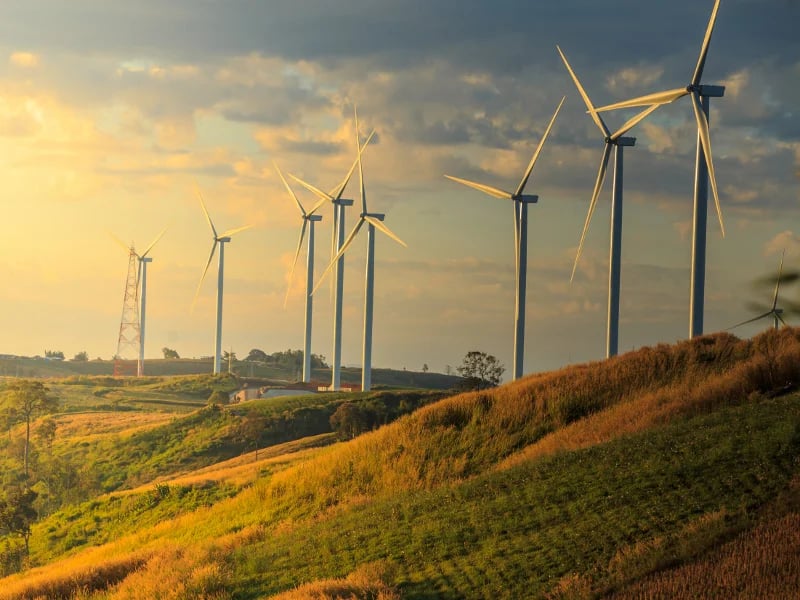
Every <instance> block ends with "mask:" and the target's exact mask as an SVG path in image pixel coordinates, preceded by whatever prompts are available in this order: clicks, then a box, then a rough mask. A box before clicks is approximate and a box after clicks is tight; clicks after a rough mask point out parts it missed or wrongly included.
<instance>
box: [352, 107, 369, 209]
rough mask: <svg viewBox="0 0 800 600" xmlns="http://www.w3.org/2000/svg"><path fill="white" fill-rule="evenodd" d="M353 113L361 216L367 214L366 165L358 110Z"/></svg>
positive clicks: (354, 108)
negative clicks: (359, 131)
mask: <svg viewBox="0 0 800 600" xmlns="http://www.w3.org/2000/svg"><path fill="white" fill-rule="evenodd" d="M353 113H354V114H355V120H356V150H357V152H358V182H359V184H360V188H361V214H362V215H363V214H366V213H367V195H366V192H365V191H364V165H363V162H362V160H361V141H360V139H359V137H358V109H357V108H356V107H355V106H354V107H353Z"/></svg>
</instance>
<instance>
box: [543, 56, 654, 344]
mask: <svg viewBox="0 0 800 600" xmlns="http://www.w3.org/2000/svg"><path fill="white" fill-rule="evenodd" d="M556 49H557V50H558V53H559V54H560V55H561V60H562V61H564V66H565V67H567V71H569V74H570V76H571V77H572V81H574V82H575V87H577V88H578V92H580V95H581V98H583V101H584V103H585V104H586V108H587V109H588V112H589V115H590V116H591V117H592V120H593V121H594V123H595V125H597V128H598V129H599V130H600V133H601V134H602V135H603V139H604V140H605V148H604V149H603V156H602V158H601V159H600V170H599V171H598V173H597V181H595V184H594V191H593V192H592V200H591V202H590V203H589V212H588V213H587V214H586V221H585V222H584V224H583V233H581V241H580V244H578V253H577V254H576V255H575V263H574V264H573V266H572V275H571V276H570V281H572V279H573V278H574V277H575V269H576V268H577V267H578V259H579V258H580V256H581V251H582V250H583V243H584V241H585V240H586V233H587V231H588V230H589V223H590V222H591V220H592V215H593V214H594V210H595V208H596V206H597V198H598V196H599V195H600V190H601V189H602V187H603V182H604V181H605V178H606V171H607V169H608V160H609V158H610V157H611V149H612V148H613V149H614V185H613V187H612V189H611V236H610V248H609V259H608V263H609V264H608V324H607V329H606V358H610V357H612V356H616V354H617V350H618V346H619V287H620V263H621V255H622V178H623V148H624V147H625V146H634V145H635V144H636V138H634V137H623V136H624V135H625V134H626V133H627V132H628V131H630V130H631V129H633V128H634V127H635V126H636V125H637V124H638V123H639V122H640V121H642V120H643V119H644V118H645V117H647V116H648V115H649V114H650V113H652V112H653V111H654V110H656V109H657V108H658V107H659V106H660V105H659V104H653V105H651V106H649V107H648V108H646V109H645V110H643V111H642V112H640V113H639V114H637V115H636V116H635V117H633V118H631V119H630V120H628V122H626V123H625V124H624V125H623V126H622V127H620V128H619V129H618V130H617V131H615V132H614V133H611V131H610V130H609V129H608V127H607V126H606V124H605V121H603V118H602V117H601V116H600V115H599V114H597V112H596V111H595V108H594V105H593V104H592V101H591V100H590V99H589V95H588V94H587V93H586V90H584V89H583V86H582V85H581V82H580V81H579V80H578V76H577V75H576V74H575V71H573V70H572V67H571V66H570V64H569V62H568V61H567V57H566V56H564V53H563V52H562V51H561V48H559V47H558V46H556Z"/></svg>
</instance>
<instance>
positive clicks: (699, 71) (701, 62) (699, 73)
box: [692, 0, 720, 85]
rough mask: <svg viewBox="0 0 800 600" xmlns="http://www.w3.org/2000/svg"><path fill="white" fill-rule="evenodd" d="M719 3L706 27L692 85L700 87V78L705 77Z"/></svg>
mask: <svg viewBox="0 0 800 600" xmlns="http://www.w3.org/2000/svg"><path fill="white" fill-rule="evenodd" d="M719 2H720V0H717V1H716V2H714V8H713V9H712V10H711V17H709V19H708V27H706V35H705V37H704V38H703V45H702V46H700V58H698V59H697V66H696V67H695V69H694V75H692V85H698V84H699V83H700V78H701V77H703V69H704V68H705V66H706V56H708V46H709V44H710V43H711V34H712V33H714V24H715V23H716V22H717V12H718V11H719Z"/></svg>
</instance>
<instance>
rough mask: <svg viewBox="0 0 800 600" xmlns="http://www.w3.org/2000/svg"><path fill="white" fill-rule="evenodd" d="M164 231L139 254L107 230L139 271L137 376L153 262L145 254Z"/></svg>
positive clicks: (141, 364)
mask: <svg viewBox="0 0 800 600" xmlns="http://www.w3.org/2000/svg"><path fill="white" fill-rule="evenodd" d="M166 231H167V228H166V227H165V228H164V229H162V230H161V233H159V234H158V235H157V236H156V238H155V239H154V240H153V241H152V242H151V243H150V245H149V246H148V247H147V249H146V250H145V251H144V252H142V253H141V254H139V253H137V252H136V246H135V245H134V244H131V245H130V247H128V246H127V245H125V242H123V241H122V240H120V239H119V238H118V237H117V236H115V235H114V234H113V233H110V232H109V233H110V235H111V237H112V238H113V239H114V241H116V242H117V243H118V244H119V245H120V246H122V247H123V248H125V250H127V251H128V252H129V253H130V254H133V255H134V256H135V257H136V260H137V261H138V262H139V272H138V273H137V274H136V288H137V289H140V288H141V292H140V294H139V298H140V303H139V360H138V361H137V364H136V375H137V376H138V377H141V376H142V375H144V335H145V324H146V316H147V264H148V263H151V262H153V259H152V258H150V257H149V256H147V255H148V254H150V250H152V249H153V246H155V245H156V243H158V241H159V240H160V239H161V237H162V236H163V235H164V234H165V233H166Z"/></svg>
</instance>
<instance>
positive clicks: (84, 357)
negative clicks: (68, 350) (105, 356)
mask: <svg viewBox="0 0 800 600" xmlns="http://www.w3.org/2000/svg"><path fill="white" fill-rule="evenodd" d="M72 360H73V361H77V362H86V361H88V360H89V353H88V352H86V351H85V350H84V351H83V352H78V353H77V354H76V355H75V356H73V357H72Z"/></svg>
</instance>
